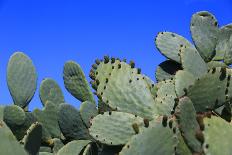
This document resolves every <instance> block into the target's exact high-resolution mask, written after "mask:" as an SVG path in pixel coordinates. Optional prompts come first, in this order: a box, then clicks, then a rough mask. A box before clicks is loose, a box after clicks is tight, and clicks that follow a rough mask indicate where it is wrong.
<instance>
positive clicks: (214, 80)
mask: <svg viewBox="0 0 232 155" xmlns="http://www.w3.org/2000/svg"><path fill="white" fill-rule="evenodd" d="M230 76H231V71H230V70H229V69H226V68H220V67H219V68H213V69H211V70H209V72H208V73H207V74H206V75H204V76H203V77H201V78H200V79H198V80H196V81H195V83H194V85H193V86H192V87H190V88H189V89H188V90H187V94H188V95H187V96H188V97H189V98H190V99H191V100H192V102H193V104H194V107H195V109H196V111H197V112H203V111H208V110H213V109H216V108H218V107H220V106H222V105H223V104H224V103H225V102H227V101H228V100H229V99H230V98H231V97H232V94H231V93H232V91H231V85H228V84H230V80H231V78H230Z"/></svg>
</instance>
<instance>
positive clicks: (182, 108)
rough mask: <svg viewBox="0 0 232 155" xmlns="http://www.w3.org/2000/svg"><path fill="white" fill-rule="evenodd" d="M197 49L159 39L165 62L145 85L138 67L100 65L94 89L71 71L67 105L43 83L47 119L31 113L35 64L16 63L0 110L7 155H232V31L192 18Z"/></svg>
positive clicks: (0, 145) (113, 62) (67, 70)
mask: <svg viewBox="0 0 232 155" xmlns="http://www.w3.org/2000/svg"><path fill="white" fill-rule="evenodd" d="M190 31H191V35H192V41H188V40H187V39H185V38H184V37H182V36H181V35H179V34H176V33H173V32H160V33H158V34H157V36H156V38H155V44H156V46H157V49H158V51H159V52H160V53H161V54H162V55H164V56H165V57H166V58H167V59H166V60H164V61H163V62H161V63H160V64H159V65H158V66H157V68H156V70H155V78H156V79H152V78H149V77H148V76H146V75H144V74H143V73H142V72H141V69H140V68H137V67H136V66H135V63H134V62H133V61H129V62H128V61H126V60H125V59H123V60H121V59H119V58H115V57H109V56H104V57H103V58H102V59H96V60H95V62H94V64H93V65H92V68H91V70H90V73H89V77H90V78H91V81H90V82H89V83H90V84H91V86H92V89H91V87H90V85H89V83H88V80H87V79H86V77H85V74H84V72H83V71H82V69H81V67H80V65H79V64H78V63H76V62H74V61H67V62H66V63H65V65H64V68H63V80H64V86H65V88H66V89H67V91H68V92H69V93H70V94H71V95H73V96H74V97H75V98H76V99H77V100H79V101H80V102H81V104H80V108H79V109H77V108H76V107H75V106H73V105H71V104H67V102H68V101H66V100H65V99H64V95H63V91H62V89H61V88H62V87H60V86H59V85H58V83H57V82H56V81H55V80H53V79H52V78H44V79H43V80H42V81H40V87H39V97H40V100H41V104H42V106H43V108H42V109H34V110H33V111H32V112H31V111H29V110H28V105H29V103H30V101H31V99H32V98H33V96H34V93H35V91H36V88H37V73H36V69H35V66H34V65H33V62H32V60H31V59H30V58H29V57H28V56H27V55H25V54H24V53H22V52H16V53H14V54H13V55H12V56H11V57H10V60H9V63H8V67H7V84H8V87H9V91H10V94H11V96H12V99H13V104H12V105H6V106H0V154H3V155H15V154H17V155H232V147H231V145H232V142H231V141H232V122H231V120H232V109H231V107H232V84H231V76H232V69H231V66H230V65H231V64H232V24H227V25H225V26H222V27H219V24H218V22H217V19H216V17H215V16H214V15H213V14H211V13H210V12H207V11H200V12H197V13H195V14H193V16H192V18H191V22H190Z"/></svg>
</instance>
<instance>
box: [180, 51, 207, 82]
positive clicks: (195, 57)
mask: <svg viewBox="0 0 232 155" xmlns="http://www.w3.org/2000/svg"><path fill="white" fill-rule="evenodd" d="M181 62H182V67H183V68H184V70H185V71H188V72H190V73H191V74H192V75H194V77H195V78H199V77H201V76H202V75H204V74H205V73H207V70H208V66H207V64H206V63H205V62H204V60H203V59H202V58H201V56H200V55H199V53H198V52H197V50H196V49H195V48H192V47H187V48H183V51H182V52H181Z"/></svg>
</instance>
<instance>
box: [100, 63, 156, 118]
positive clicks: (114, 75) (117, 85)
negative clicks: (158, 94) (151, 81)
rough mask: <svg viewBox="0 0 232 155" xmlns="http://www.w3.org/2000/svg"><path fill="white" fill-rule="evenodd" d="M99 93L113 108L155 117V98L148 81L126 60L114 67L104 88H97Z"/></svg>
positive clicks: (145, 116)
mask: <svg viewBox="0 0 232 155" xmlns="http://www.w3.org/2000/svg"><path fill="white" fill-rule="evenodd" d="M97 94H100V98H101V99H102V101H103V102H104V103H106V104H108V105H109V107H110V108H112V109H113V110H118V111H123V112H128V113H132V114H135V115H138V116H141V117H144V118H148V119H152V118H153V115H154V111H155V110H154V98H153V95H152V94H151V90H150V87H149V86H148V83H147V81H146V80H145V78H144V77H143V75H141V74H137V69H136V68H131V66H129V65H128V64H126V63H124V62H121V63H120V64H118V66H117V67H115V68H114V69H113V71H112V72H111V76H110V77H109V79H108V80H107V81H106V83H105V86H104V88H103V89H100V88H98V89H97ZM128 94H129V95H128ZM131 107H133V108H131Z"/></svg>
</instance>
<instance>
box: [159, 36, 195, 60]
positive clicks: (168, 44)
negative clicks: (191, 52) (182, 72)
mask: <svg viewBox="0 0 232 155" xmlns="http://www.w3.org/2000/svg"><path fill="white" fill-rule="evenodd" d="M155 43H156V47H157V48H158V50H159V51H160V52H161V53H162V54H163V55H164V56H166V57H167V58H169V59H171V60H174V61H176V62H179V63H180V53H181V49H182V48H183V47H192V44H191V43H190V42H189V41H188V40H186V39H185V38H184V37H182V36H180V35H178V34H175V33H172V32H160V33H159V34H158V35H157V37H156V39H155Z"/></svg>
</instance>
